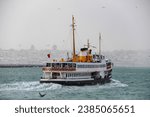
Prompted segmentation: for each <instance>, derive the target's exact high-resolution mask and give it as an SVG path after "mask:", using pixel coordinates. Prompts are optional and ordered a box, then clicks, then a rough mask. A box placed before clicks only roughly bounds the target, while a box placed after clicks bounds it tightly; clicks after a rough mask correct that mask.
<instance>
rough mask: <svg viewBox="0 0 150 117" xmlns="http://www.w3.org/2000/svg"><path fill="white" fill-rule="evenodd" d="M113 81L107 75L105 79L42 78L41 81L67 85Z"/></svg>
mask: <svg viewBox="0 0 150 117" xmlns="http://www.w3.org/2000/svg"><path fill="white" fill-rule="evenodd" d="M110 81H111V77H106V78H104V79H100V78H98V79H94V78H91V79H41V80H40V83H56V84H61V85H67V86H84V85H96V84H105V83H109V82H110Z"/></svg>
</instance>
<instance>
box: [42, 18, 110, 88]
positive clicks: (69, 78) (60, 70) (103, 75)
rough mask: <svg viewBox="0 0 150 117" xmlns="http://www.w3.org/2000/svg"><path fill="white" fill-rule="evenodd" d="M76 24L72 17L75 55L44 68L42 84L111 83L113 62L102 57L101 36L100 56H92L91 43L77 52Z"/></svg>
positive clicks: (81, 84)
mask: <svg viewBox="0 0 150 117" xmlns="http://www.w3.org/2000/svg"><path fill="white" fill-rule="evenodd" d="M74 31H75V22H74V17H73V16H72V32H73V55H72V57H71V58H68V59H67V60H64V59H61V60H60V61H59V62H57V61H53V62H49V63H47V64H46V67H43V68H42V71H43V76H42V77H41V79H40V83H57V84H62V85H80V86H83V85H95V84H104V83H108V82H110V81H111V77H112V62H111V60H109V59H105V56H103V55H101V47H100V43H101V42H100V41H101V35H99V54H92V49H90V44H89V41H88V42H87V47H83V48H81V50H80V52H79V54H76V51H75V33H74Z"/></svg>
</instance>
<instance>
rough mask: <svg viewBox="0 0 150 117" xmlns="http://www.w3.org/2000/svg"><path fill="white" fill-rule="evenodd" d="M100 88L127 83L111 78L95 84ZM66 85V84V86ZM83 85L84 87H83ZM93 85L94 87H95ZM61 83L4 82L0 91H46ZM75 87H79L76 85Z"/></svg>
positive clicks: (121, 85) (55, 87) (120, 85)
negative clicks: (108, 81) (103, 82)
mask: <svg viewBox="0 0 150 117" xmlns="http://www.w3.org/2000/svg"><path fill="white" fill-rule="evenodd" d="M97 86H98V88H100V89H105V88H113V87H127V86H128V85H127V84H123V83H121V82H120V81H118V80H115V79H112V81H111V83H106V84H104V85H96V87H97ZM67 87H68V86H67ZM67 87H65V89H66V88H67ZM85 87H91V88H92V87H95V86H85ZM85 87H84V88H85ZM96 87H95V88H96ZM61 88H62V85H59V84H54V83H42V84H40V83H39V82H38V81H32V82H16V83H6V84H1V85H0V91H47V90H55V89H61ZM76 88H77V89H78V88H81V87H78V86H76ZM76 88H75V86H73V87H70V86H69V89H70V90H71V89H72V90H74V89H76Z"/></svg>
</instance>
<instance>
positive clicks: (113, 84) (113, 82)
mask: <svg viewBox="0 0 150 117" xmlns="http://www.w3.org/2000/svg"><path fill="white" fill-rule="evenodd" d="M113 87H128V85H127V84H124V83H121V82H120V81H119V80H115V79H111V82H110V83H106V84H104V85H100V86H99V88H113Z"/></svg>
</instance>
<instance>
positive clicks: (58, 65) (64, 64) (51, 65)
mask: <svg viewBox="0 0 150 117" xmlns="http://www.w3.org/2000/svg"><path fill="white" fill-rule="evenodd" d="M46 66H47V67H76V64H75V63H73V64H72V63H47V65H46Z"/></svg>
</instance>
